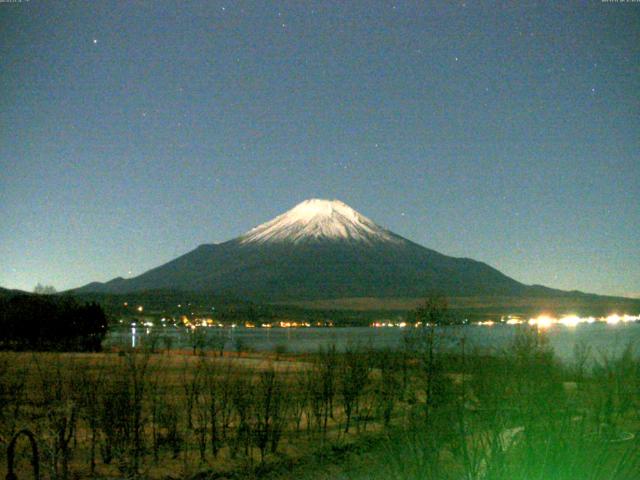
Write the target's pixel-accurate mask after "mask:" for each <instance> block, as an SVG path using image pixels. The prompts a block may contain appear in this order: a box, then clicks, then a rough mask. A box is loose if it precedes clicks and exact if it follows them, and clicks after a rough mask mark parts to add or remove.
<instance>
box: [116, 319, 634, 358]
mask: <svg viewBox="0 0 640 480" xmlns="http://www.w3.org/2000/svg"><path fill="white" fill-rule="evenodd" d="M518 328H520V327H518V326H513V325H504V324H496V325H493V326H479V325H464V326H457V327H441V328H437V329H436V331H437V333H438V335H439V336H440V337H441V338H442V339H443V340H444V341H445V342H446V344H447V345H448V346H449V348H458V347H457V345H459V340H460V339H461V338H465V345H466V348H467V350H468V351H470V350H472V349H473V348H474V347H475V348H480V349H495V350H499V349H501V348H504V347H507V346H508V345H509V344H510V342H511V341H512V340H513V338H514V335H515V334H516V330H517V329H518ZM159 330H160V331H161V332H162V335H164V336H168V337H171V346H172V348H188V347H189V346H190V345H191V339H190V335H191V334H190V333H186V332H185V331H184V329H182V328H180V329H178V328H177V327H164V328H160V329H159ZM409 330H410V329H408V328H390V327H387V328H372V327H344V328H312V327H311V328H270V329H268V328H243V327H237V328H231V327H226V328H208V329H204V331H205V332H206V335H208V336H209V339H210V342H209V345H212V342H211V338H213V337H214V336H220V337H223V338H224V341H225V346H224V348H225V350H227V351H232V350H236V349H237V348H238V347H241V348H242V349H247V348H249V349H252V350H254V351H274V350H275V349H278V350H280V351H283V352H295V353H304V352H316V351H318V349H319V348H326V347H328V346H331V345H335V346H336V348H337V349H338V350H344V349H345V347H347V346H348V345H361V346H367V347H373V348H396V347H401V346H402V343H403V339H404V337H405V336H406V334H407V332H408V331H409ZM148 331H149V330H148V329H145V328H142V329H141V328H138V329H137V330H136V334H135V336H134V335H132V332H131V331H130V330H124V329H121V330H115V331H112V332H110V333H109V334H108V336H107V338H106V339H105V342H104V345H105V347H109V346H121V347H125V346H132V345H134V346H140V345H143V344H148V343H149V340H150V338H151V336H149V335H148V333H147V332H148ZM545 334H546V336H547V338H548V339H549V343H550V344H551V346H552V347H553V349H554V351H555V353H556V355H557V356H558V357H559V358H560V359H562V360H564V361H571V360H572V358H573V352H574V348H575V345H576V344H577V343H584V344H586V345H589V346H590V347H591V351H592V354H593V355H595V356H596V357H598V356H601V355H605V354H606V355H608V356H610V357H611V356H618V355H620V354H621V353H622V352H623V351H624V349H625V348H626V347H627V345H628V344H629V343H631V344H632V345H634V347H635V352H636V354H639V353H640V322H633V323H621V324H617V325H610V324H607V323H593V324H580V325H577V326H575V327H567V326H564V325H553V326H551V327H549V328H547V329H545ZM164 345H165V343H164V342H163V341H162V340H161V341H159V344H158V346H159V348H163V346H164ZM210 348H215V347H210Z"/></svg>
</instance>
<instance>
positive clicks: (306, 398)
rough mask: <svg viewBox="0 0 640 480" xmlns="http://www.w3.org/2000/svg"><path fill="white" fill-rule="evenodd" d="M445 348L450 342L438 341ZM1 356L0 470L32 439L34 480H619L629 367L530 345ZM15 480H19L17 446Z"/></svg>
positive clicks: (635, 465)
mask: <svg viewBox="0 0 640 480" xmlns="http://www.w3.org/2000/svg"><path fill="white" fill-rule="evenodd" d="M448 340H449V341H450V340H451V339H448ZM439 342H440V339H439V338H437V337H436V336H435V333H434V330H431V329H420V331H418V332H415V333H413V334H412V336H411V337H407V339H406V342H405V345H404V348H402V349H399V350H398V351H369V350H366V349H364V348H361V347H358V346H353V347H352V348H350V349H348V350H347V351H346V352H344V353H337V352H336V351H335V350H333V349H328V350H325V351H320V352H318V353H317V354H314V355H308V356H287V357H283V356H282V355H280V356H278V355H275V354H272V355H267V354H264V355H259V356H258V355H254V356H247V355H242V354H239V355H234V356H222V357H220V356H214V355H205V354H196V355H193V354H188V353H186V352H170V353H167V352H151V351H128V352H120V353H109V354H54V353H2V354H0V388H1V391H0V394H1V395H2V402H1V404H0V436H1V442H2V447H3V448H2V450H1V451H2V453H1V457H0V461H1V462H2V470H0V474H2V475H5V474H6V465H7V456H6V455H7V454H6V447H7V446H8V443H9V442H10V439H11V438H12V436H13V435H14V434H15V433H16V432H17V431H19V430H20V429H23V428H27V429H29V431H31V432H33V434H34V436H35V438H36V440H37V443H38V447H39V451H40V452H39V453H40V455H39V463H38V464H39V467H40V470H41V473H42V477H44V478H55V479H58V478H61V479H67V478H123V477H128V478H135V477H137V478H150V479H156V478H157V479H160V478H185V479H187V478H203V479H204V478H223V477H224V478H274V479H278V478H309V479H316V478H327V479H328V478H354V479H356V478H357V479H360V478H381V479H382V478H385V479H388V478H397V479H405V478H409V479H413V478H416V479H417V478H420V479H425V478H433V479H512V478H523V479H525V478H544V479H565V478H566V479H569V478H591V479H605V478H606V479H611V478H616V479H632V478H638V474H639V473H640V460H639V459H640V444H639V443H638V431H639V430H640V362H639V361H638V360H637V359H635V358H634V357H633V355H632V350H631V349H628V350H627V352H626V353H625V355H623V356H622V357H621V358H618V359H606V358H599V359H594V358H593V357H592V356H591V355H590V352H589V350H588V347H586V346H583V348H579V349H578V350H577V351H576V356H575V362H574V364H573V365H572V366H571V367H567V366H562V365H560V364H558V363H557V362H556V361H555V359H554V356H553V352H552V351H550V349H549V348H548V346H547V344H546V343H545V339H544V337H542V336H540V334H538V332H536V331H535V330H531V329H528V328H523V329H522V332H521V334H519V335H517V336H516V339H515V340H514V342H513V344H512V345H511V346H510V347H509V348H508V349H507V350H506V351H504V352H503V353H501V354H497V355H492V356H487V355H481V354H479V353H476V352H468V351H466V350H465V341H464V339H459V345H460V349H459V352H458V353H456V354H451V353H448V354H443V353H440V352H439V349H438V346H439ZM15 468H16V471H17V473H18V478H29V477H30V475H31V473H30V470H31V468H32V467H31V465H30V454H29V449H28V445H27V442H26V441H23V440H21V441H20V442H19V443H18V449H17V456H16V465H15Z"/></svg>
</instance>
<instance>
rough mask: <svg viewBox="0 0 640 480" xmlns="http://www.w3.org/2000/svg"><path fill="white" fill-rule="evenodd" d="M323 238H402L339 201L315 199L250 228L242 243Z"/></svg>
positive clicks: (362, 239) (373, 239)
mask: <svg viewBox="0 0 640 480" xmlns="http://www.w3.org/2000/svg"><path fill="white" fill-rule="evenodd" d="M321 239H327V240H355V241H363V242H368V243H371V242H376V241H390V242H394V243H398V242H402V241H403V239H401V238H400V237H398V236H396V235H394V234H393V233H391V232H389V231H388V230H386V229H385V228H382V227H380V226H378V225H376V224H375V223H374V222H373V221H371V220H370V219H368V218H367V217H365V216H364V215H361V214H360V213H358V212H356V211H355V210H354V209H353V208H351V207H350V206H348V205H346V204H345V203H342V202H341V201H339V200H323V199H318V198H313V199H310V200H305V201H304V202H302V203H299V204H298V205H296V206H295V207H293V208H292V209H291V210H289V211H288V212H285V213H283V214H282V215H279V216H277V217H276V218H274V219H273V220H270V221H269V222H266V223H263V224H262V225H259V226H257V227H255V228H253V229H251V230H249V231H248V232H247V233H246V234H245V235H243V236H242V237H240V242H241V243H263V242H283V241H285V242H293V243H298V242H303V241H308V240H321Z"/></svg>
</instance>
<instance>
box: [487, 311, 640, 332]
mask: <svg viewBox="0 0 640 480" xmlns="http://www.w3.org/2000/svg"><path fill="white" fill-rule="evenodd" d="M639 320H640V315H627V314H624V315H618V314H617V313H614V314H612V315H609V316H607V317H597V318H596V317H578V316H577V315H565V316H563V317H560V318H555V317H551V316H549V315H540V316H538V317H536V318H530V319H529V320H528V321H526V322H525V321H524V320H519V319H509V320H507V322H506V323H507V324H508V325H519V324H522V323H528V324H529V325H534V326H536V327H538V328H542V329H544V328H549V327H551V326H552V325H558V324H559V325H564V326H565V327H575V326H577V325H578V324H580V323H596V322H600V323H607V324H609V325H617V324H618V323H630V322H637V321H639ZM482 323H483V322H481V323H480V324H482ZM484 323H485V324H486V323H487V322H484Z"/></svg>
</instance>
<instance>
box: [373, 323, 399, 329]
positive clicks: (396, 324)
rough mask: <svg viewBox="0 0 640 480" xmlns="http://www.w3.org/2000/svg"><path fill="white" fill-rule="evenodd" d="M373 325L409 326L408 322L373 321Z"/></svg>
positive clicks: (379, 326)
mask: <svg viewBox="0 0 640 480" xmlns="http://www.w3.org/2000/svg"><path fill="white" fill-rule="evenodd" d="M371 326H372V327H374V328H382V327H398V328H404V327H406V326H407V322H373V323H372V324H371Z"/></svg>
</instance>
